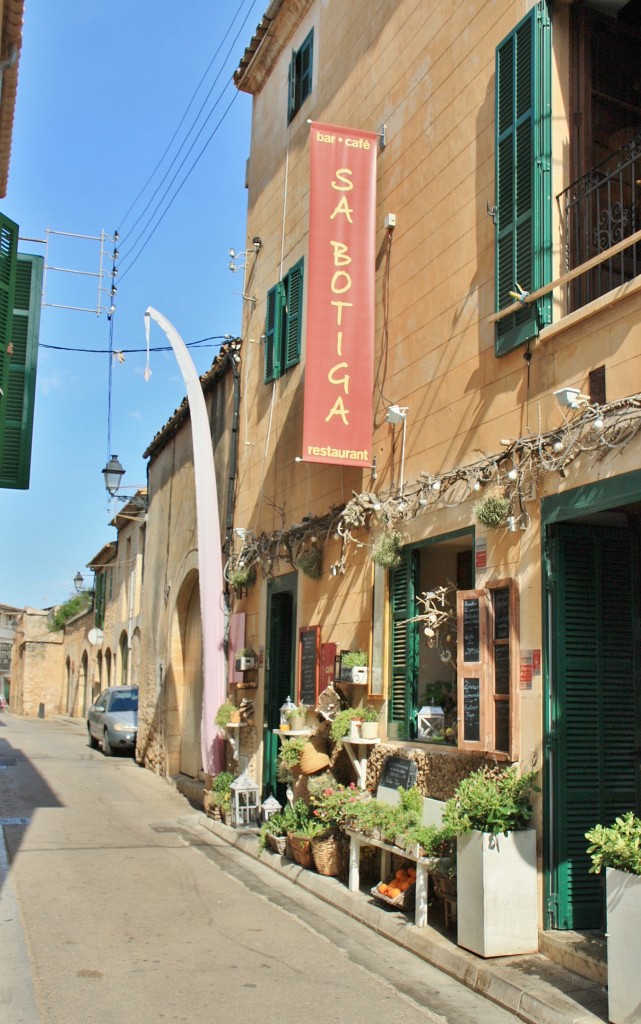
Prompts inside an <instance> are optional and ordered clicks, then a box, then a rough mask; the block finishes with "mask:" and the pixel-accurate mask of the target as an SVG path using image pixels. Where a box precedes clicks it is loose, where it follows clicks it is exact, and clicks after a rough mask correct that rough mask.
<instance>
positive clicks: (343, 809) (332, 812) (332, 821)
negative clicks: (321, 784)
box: [310, 783, 360, 829]
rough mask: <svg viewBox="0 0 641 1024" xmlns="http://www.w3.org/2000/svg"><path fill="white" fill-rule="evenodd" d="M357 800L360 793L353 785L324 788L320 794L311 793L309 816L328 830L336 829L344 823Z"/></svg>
mask: <svg viewBox="0 0 641 1024" xmlns="http://www.w3.org/2000/svg"><path fill="white" fill-rule="evenodd" d="M359 799H360V791H359V790H358V789H357V787H356V786H355V785H354V783H351V784H350V785H349V786H342V785H339V784H336V785H334V786H326V787H325V788H324V789H322V790H321V791H320V792H318V793H312V795H311V799H310V812H311V816H312V817H313V818H314V819H315V820H316V821H320V822H323V823H324V824H325V825H326V827H327V828H328V829H332V828H338V827H339V826H340V825H342V824H343V823H344V822H345V819H346V818H347V816H348V815H349V813H350V812H351V811H352V810H353V808H354V804H356V803H357V802H358V800H359Z"/></svg>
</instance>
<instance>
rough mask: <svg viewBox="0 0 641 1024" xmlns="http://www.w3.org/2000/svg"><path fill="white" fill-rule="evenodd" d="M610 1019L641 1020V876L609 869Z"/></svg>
mask: <svg viewBox="0 0 641 1024" xmlns="http://www.w3.org/2000/svg"><path fill="white" fill-rule="evenodd" d="M605 889H606V895H607V905H608V936H607V938H608V1017H609V1019H610V1021H611V1022H612V1024H638V1022H639V1021H640V1020H641V875H631V874H629V873H628V872H627V871H616V870H614V869H613V868H608V869H607V871H606V876H605Z"/></svg>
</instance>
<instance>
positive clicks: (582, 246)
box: [557, 135, 641, 312]
mask: <svg viewBox="0 0 641 1024" xmlns="http://www.w3.org/2000/svg"><path fill="white" fill-rule="evenodd" d="M557 201H558V202H559V204H560V208H561V212H562V215H563V219H564V231H565V261H566V266H565V269H566V270H567V271H569V270H573V269H574V267H578V266H580V265H581V264H582V263H586V262H587V261H588V260H590V259H592V257H594V256H597V255H598V254H599V253H602V252H604V251H605V250H607V249H609V248H610V247H611V246H613V245H615V244H616V243H617V242H620V241H622V240H623V239H624V238H627V237H629V236H630V235H633V234H634V233H635V231H638V230H639V228H641V135H637V136H636V137H635V138H633V139H632V140H631V141H630V142H627V143H626V144H625V145H624V146H622V147H621V149H619V150H617V152H616V153H613V154H612V155H611V156H610V157H608V159H607V160H604V161H603V163H601V164H599V165H598V166H597V167H593V168H592V170H590V171H588V173H587V174H584V175H583V177H582V178H579V179H578V180H577V181H575V182H573V183H572V184H571V185H569V186H568V188H566V189H565V191H564V192H561V193H560V195H559V196H557ZM639 273H641V242H638V243H636V244H633V245H630V246H628V247H627V248H626V249H625V250H624V251H623V252H620V253H617V255H615V256H613V257H612V258H610V259H606V260H604V262H602V263H601V264H600V265H599V266H597V267H593V268H592V269H590V270H587V271H586V272H585V273H584V274H582V275H581V276H580V277H578V278H576V279H575V280H574V281H572V282H571V283H570V284H569V285H568V312H572V310H574V309H579V308H580V307H581V306H584V305H585V304H586V303H587V302H591V301H592V300H593V299H596V298H598V297H599V296H601V295H605V293H606V292H608V291H611V289H612V288H616V287H617V286H618V285H620V284H623V283H624V282H625V281H630V280H631V279H632V278H633V277H636V276H637V275H638V274H639Z"/></svg>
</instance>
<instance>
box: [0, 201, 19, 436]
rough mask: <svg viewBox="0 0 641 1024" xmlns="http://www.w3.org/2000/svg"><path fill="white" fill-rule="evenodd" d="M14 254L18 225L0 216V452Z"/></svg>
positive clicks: (11, 316)
mask: <svg viewBox="0 0 641 1024" xmlns="http://www.w3.org/2000/svg"><path fill="white" fill-rule="evenodd" d="M17 254H18V225H17V224H14V222H13V221H12V220H9V218H8V217H5V216H4V215H3V214H1V213H0V389H2V390H1V393H0V452H2V450H3V447H4V429H5V418H6V412H7V406H6V395H7V390H8V387H9V356H8V354H7V345H8V344H9V342H10V341H11V328H12V324H13V306H14V294H15V288H16V262H17Z"/></svg>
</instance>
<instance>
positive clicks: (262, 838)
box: [258, 800, 309, 856]
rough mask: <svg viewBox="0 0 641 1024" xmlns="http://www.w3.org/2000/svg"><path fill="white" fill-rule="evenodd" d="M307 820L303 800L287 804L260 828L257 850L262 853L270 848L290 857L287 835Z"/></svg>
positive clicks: (307, 814) (306, 811)
mask: <svg viewBox="0 0 641 1024" xmlns="http://www.w3.org/2000/svg"><path fill="white" fill-rule="evenodd" d="M308 818H309V808H308V806H307V804H306V803H305V801H304V800H296V801H295V802H294V803H293V804H287V805H286V806H285V807H283V809H282V811H277V812H276V814H272V816H271V818H269V820H268V821H265V822H263V824H262V825H261V827H260V834H259V839H258V848H259V850H260V851H261V852H262V851H263V850H264V849H266V847H267V846H270V847H271V849H272V850H274V852H275V853H280V854H281V855H282V854H285V855H286V856H290V855H291V850H289V851H288V848H287V835H288V833H289V832H294V831H296V829H297V828H299V827H300V826H301V825H302V824H303V823H304V822H306V821H307V820H308Z"/></svg>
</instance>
